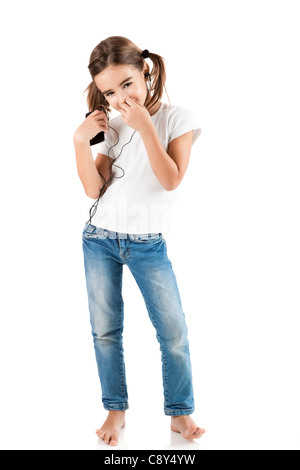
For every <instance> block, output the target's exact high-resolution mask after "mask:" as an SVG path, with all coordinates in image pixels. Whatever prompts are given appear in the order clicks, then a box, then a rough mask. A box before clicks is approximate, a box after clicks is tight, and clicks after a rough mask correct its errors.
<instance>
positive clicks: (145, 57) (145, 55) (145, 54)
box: [142, 49, 149, 59]
mask: <svg viewBox="0 0 300 470" xmlns="http://www.w3.org/2000/svg"><path fill="white" fill-rule="evenodd" d="M142 56H143V57H144V59H148V57H149V51H148V49H145V50H144V51H143V52H142Z"/></svg>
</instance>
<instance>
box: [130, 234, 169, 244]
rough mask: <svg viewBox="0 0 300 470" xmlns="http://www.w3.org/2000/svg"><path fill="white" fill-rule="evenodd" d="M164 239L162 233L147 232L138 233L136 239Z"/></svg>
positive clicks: (136, 240) (142, 241) (149, 240)
mask: <svg viewBox="0 0 300 470" xmlns="http://www.w3.org/2000/svg"><path fill="white" fill-rule="evenodd" d="M162 239H163V237H162V234H161V233H148V234H147V233H146V234H144V235H136V236H135V238H134V241H135V242H137V243H155V242H157V241H160V240H162Z"/></svg>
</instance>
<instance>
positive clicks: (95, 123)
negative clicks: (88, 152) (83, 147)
mask: <svg viewBox="0 0 300 470" xmlns="http://www.w3.org/2000/svg"><path fill="white" fill-rule="evenodd" d="M107 131H108V125H107V117H106V115H105V113H104V112H103V111H100V110H98V109H96V110H95V111H93V112H92V113H91V114H90V115H89V116H88V117H87V118H85V120H84V121H83V123H82V124H81V125H80V126H79V127H78V129H77V130H76V132H75V134H74V140H75V141H78V142H85V141H89V140H92V138H93V137H95V136H96V135H97V134H99V132H107Z"/></svg>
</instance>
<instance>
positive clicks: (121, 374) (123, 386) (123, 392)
mask: <svg viewBox="0 0 300 470" xmlns="http://www.w3.org/2000/svg"><path fill="white" fill-rule="evenodd" d="M119 292H120V293H121V292H122V277H121V278H120V280H119ZM121 295H122V294H121ZM119 311H120V315H119V344H120V351H119V353H120V357H119V359H120V376H121V392H122V397H123V398H124V399H125V400H126V390H125V388H126V387H125V376H124V368H123V361H122V343H121V339H122V317H123V309H122V300H121V302H120V304H119Z"/></svg>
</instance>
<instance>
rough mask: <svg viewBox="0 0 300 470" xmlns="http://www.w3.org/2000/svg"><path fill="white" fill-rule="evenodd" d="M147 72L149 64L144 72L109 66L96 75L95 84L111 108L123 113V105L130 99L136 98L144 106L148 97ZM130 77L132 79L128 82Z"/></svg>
mask: <svg viewBox="0 0 300 470" xmlns="http://www.w3.org/2000/svg"><path fill="white" fill-rule="evenodd" d="M147 72H149V70H148V67H147V64H145V67H144V71H143V72H140V71H139V70H137V69H135V68H133V67H129V66H127V65H120V66H116V65H114V66H112V65H109V66H108V67H106V69H105V70H103V72H101V73H99V74H98V75H95V77H94V82H95V84H96V86H97V88H98V89H99V90H100V91H101V92H102V93H103V94H104V96H105V99H106V100H107V101H108V103H109V104H110V106H111V107H112V108H114V109H115V110H117V111H120V112H121V109H122V108H121V105H124V103H125V101H126V99H127V98H128V97H131V98H135V99H136V100H137V102H138V103H140V104H141V105H142V106H144V104H145V101H146V97H147V82H146V80H145V76H144V74H145V73H147ZM129 77H131V78H130V79H129V80H127V79H128V78H129ZM120 84H121V85H120Z"/></svg>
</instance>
